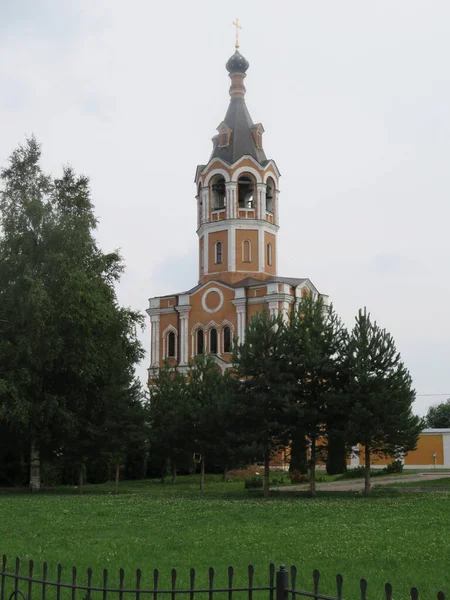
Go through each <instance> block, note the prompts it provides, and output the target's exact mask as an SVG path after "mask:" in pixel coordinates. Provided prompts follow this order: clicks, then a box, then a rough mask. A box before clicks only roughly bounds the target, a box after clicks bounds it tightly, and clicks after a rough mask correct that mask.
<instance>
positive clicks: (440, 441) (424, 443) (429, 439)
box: [347, 429, 450, 469]
mask: <svg viewBox="0 0 450 600" xmlns="http://www.w3.org/2000/svg"><path fill="white" fill-rule="evenodd" d="M355 450H359V452H354V453H353V454H352V456H351V457H349V458H348V461H347V464H348V467H349V468H353V467H358V466H360V465H363V464H364V452H363V451H362V450H363V448H362V447H361V446H360V447H359V448H355ZM392 460H393V459H392V458H384V457H379V456H372V457H371V465H372V467H374V468H377V467H385V466H386V465H387V464H389V463H391V462H392ZM403 466H404V468H405V469H434V468H437V469H439V468H440V469H444V468H446V469H450V429H424V430H423V431H422V433H421V434H420V436H419V440H418V442H417V449H416V450H414V451H412V452H408V453H407V454H405V456H404V457H403Z"/></svg>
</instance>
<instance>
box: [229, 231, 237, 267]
mask: <svg viewBox="0 0 450 600" xmlns="http://www.w3.org/2000/svg"><path fill="white" fill-rule="evenodd" d="M228 270H229V271H236V227H235V225H230V227H229V228H228Z"/></svg>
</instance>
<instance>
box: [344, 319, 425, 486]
mask: <svg viewBox="0 0 450 600" xmlns="http://www.w3.org/2000/svg"><path fill="white" fill-rule="evenodd" d="M346 363H347V364H346V369H347V371H348V390H347V391H348V397H349V399H350V402H351V406H350V410H349V420H348V432H349V435H350V436H351V438H352V442H353V443H359V444H362V446H363V447H364V464H365V486H364V492H365V494H366V495H369V493H370V459H371V455H372V454H378V455H382V456H393V457H397V456H400V455H402V454H404V453H405V452H408V451H410V450H414V449H415V447H416V444H417V440H418V437H419V433H420V431H421V430H422V428H423V422H422V420H421V419H420V418H419V417H417V416H415V415H413V413H412V410H411V406H412V403H413V401H414V398H415V391H414V389H413V387H412V380H411V376H410V374H409V372H408V370H407V369H406V367H405V365H404V364H403V362H402V361H401V358H400V354H399V353H398V352H397V350H396V347H395V342H394V339H393V338H392V336H391V335H390V334H389V333H387V332H386V330H384V329H381V328H380V327H379V326H378V325H377V323H376V322H372V321H371V319H370V315H369V314H368V313H367V312H366V310H365V309H364V311H361V310H360V311H359V314H358V316H357V317H356V323H355V326H354V328H353V330H352V332H351V335H350V340H349V344H348V351H347V357H346Z"/></svg>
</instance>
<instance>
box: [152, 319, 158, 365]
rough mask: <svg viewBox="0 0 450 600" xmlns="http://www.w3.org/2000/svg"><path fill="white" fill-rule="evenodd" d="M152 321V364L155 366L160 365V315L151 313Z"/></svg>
mask: <svg viewBox="0 0 450 600" xmlns="http://www.w3.org/2000/svg"><path fill="white" fill-rule="evenodd" d="M150 321H151V324H152V333H151V337H152V339H151V358H150V364H151V365H153V366H158V365H159V315H151V317H150Z"/></svg>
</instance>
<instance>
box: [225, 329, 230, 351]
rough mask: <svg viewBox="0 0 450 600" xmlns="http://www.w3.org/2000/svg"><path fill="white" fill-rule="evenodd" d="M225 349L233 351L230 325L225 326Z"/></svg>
mask: <svg viewBox="0 0 450 600" xmlns="http://www.w3.org/2000/svg"><path fill="white" fill-rule="evenodd" d="M223 351H224V352H231V329H230V328H229V327H224V328H223Z"/></svg>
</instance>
